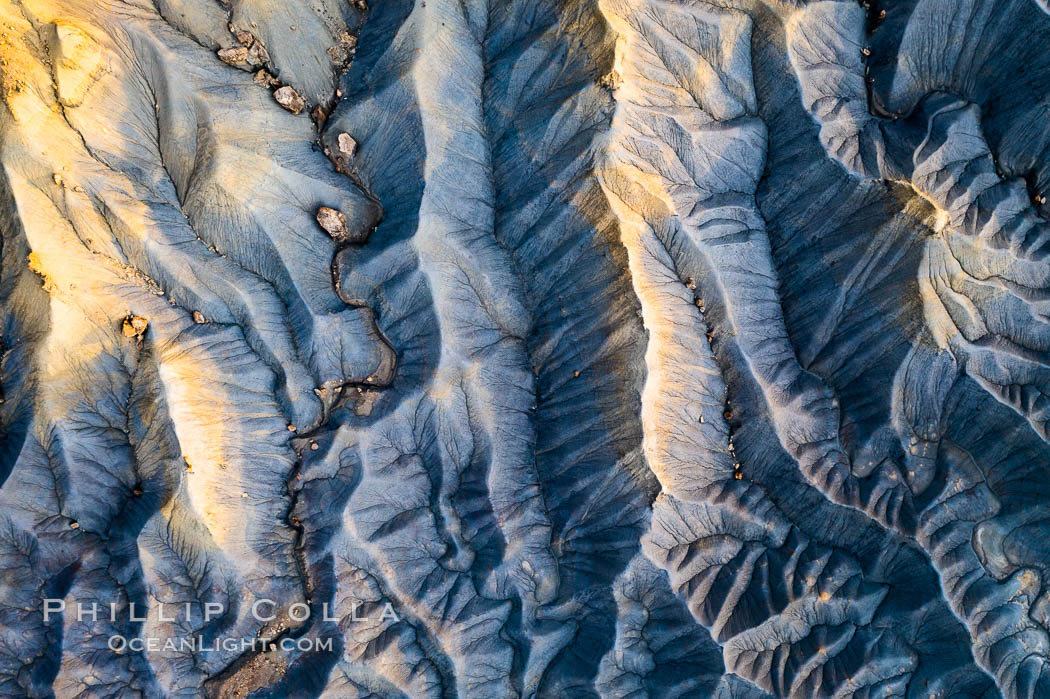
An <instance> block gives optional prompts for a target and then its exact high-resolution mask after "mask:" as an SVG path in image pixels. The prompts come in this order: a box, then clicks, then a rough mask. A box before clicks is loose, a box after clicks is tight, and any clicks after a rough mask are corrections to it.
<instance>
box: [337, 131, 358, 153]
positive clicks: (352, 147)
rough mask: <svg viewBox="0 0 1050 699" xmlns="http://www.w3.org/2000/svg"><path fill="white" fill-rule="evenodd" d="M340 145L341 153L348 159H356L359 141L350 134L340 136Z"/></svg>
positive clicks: (338, 140)
mask: <svg viewBox="0 0 1050 699" xmlns="http://www.w3.org/2000/svg"><path fill="white" fill-rule="evenodd" d="M337 142H338V145H339V153H340V154H341V155H343V156H345V157H347V158H352V157H354V153H356V152H357V141H355V140H354V139H353V137H352V136H351V135H350V134H348V133H341V134H339V138H338V139H337Z"/></svg>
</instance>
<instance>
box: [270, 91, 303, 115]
mask: <svg viewBox="0 0 1050 699" xmlns="http://www.w3.org/2000/svg"><path fill="white" fill-rule="evenodd" d="M273 96H274V99H276V100H277V104H279V105H281V106H282V107H284V108H285V109H287V110H288V111H289V112H291V113H292V114H298V113H300V112H301V111H303V109H305V108H306V100H304V99H303V98H302V95H300V94H299V93H298V92H296V91H295V88H294V87H291V86H290V85H285V86H284V87H279V88H277V91H276V92H274V93H273Z"/></svg>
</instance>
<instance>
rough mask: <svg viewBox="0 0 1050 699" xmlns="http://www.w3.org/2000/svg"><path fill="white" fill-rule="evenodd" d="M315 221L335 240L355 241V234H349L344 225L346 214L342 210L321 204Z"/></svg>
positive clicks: (339, 241) (338, 241) (341, 241)
mask: <svg viewBox="0 0 1050 699" xmlns="http://www.w3.org/2000/svg"><path fill="white" fill-rule="evenodd" d="M317 222H318V223H319V224H321V228H323V229H324V230H325V232H326V233H328V235H329V236H331V238H332V240H334V241H335V242H337V243H349V242H357V241H356V236H353V235H351V234H350V231H349V230H348V229H347V227H346V214H344V213H343V212H342V211H338V210H336V209H332V208H329V207H327V206H322V207H321V208H320V209H318V211H317Z"/></svg>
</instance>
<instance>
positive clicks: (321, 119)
mask: <svg viewBox="0 0 1050 699" xmlns="http://www.w3.org/2000/svg"><path fill="white" fill-rule="evenodd" d="M310 117H311V118H312V119H313V120H314V124H316V125H317V130H318V131H320V130H321V129H323V128H324V123H325V122H326V121H328V112H326V111H325V108H324V107H322V106H321V105H317V106H316V107H314V110H313V111H312V112H310Z"/></svg>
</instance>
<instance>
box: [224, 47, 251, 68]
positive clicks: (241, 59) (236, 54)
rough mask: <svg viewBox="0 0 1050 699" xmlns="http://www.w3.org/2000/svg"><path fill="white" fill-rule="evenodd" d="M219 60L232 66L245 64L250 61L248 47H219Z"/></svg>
mask: <svg viewBox="0 0 1050 699" xmlns="http://www.w3.org/2000/svg"><path fill="white" fill-rule="evenodd" d="M219 60H220V61H222V62H223V63H226V64H229V65H231V66H236V65H245V64H247V63H248V49H247V48H246V47H244V46H237V47H235V48H232V49H219Z"/></svg>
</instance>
